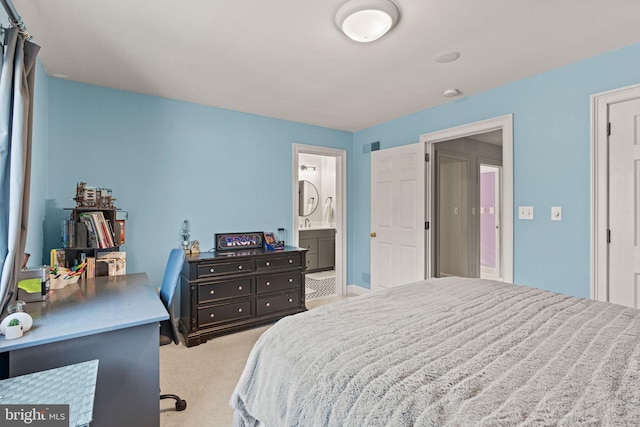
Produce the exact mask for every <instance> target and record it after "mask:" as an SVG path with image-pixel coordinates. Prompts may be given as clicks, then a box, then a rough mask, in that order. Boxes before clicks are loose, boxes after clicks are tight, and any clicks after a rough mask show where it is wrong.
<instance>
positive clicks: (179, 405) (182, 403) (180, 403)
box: [176, 400, 187, 411]
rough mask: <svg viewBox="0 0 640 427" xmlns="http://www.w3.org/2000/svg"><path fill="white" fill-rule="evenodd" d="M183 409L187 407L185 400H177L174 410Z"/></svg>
mask: <svg viewBox="0 0 640 427" xmlns="http://www.w3.org/2000/svg"><path fill="white" fill-rule="evenodd" d="M185 409H187V401H186V400H179V401H177V402H176V411H184V410H185Z"/></svg>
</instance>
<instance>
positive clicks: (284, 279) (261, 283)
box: [256, 270, 301, 294]
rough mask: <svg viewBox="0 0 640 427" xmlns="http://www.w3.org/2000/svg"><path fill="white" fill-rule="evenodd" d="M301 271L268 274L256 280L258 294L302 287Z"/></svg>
mask: <svg viewBox="0 0 640 427" xmlns="http://www.w3.org/2000/svg"><path fill="white" fill-rule="evenodd" d="M300 279H301V278H300V270H294V271H287V272H285V273H277V274H267V275H264V276H258V277H257V278H256V293H258V294H263V293H265V292H275V291H283V290H285V289H291V288H299V287H300Z"/></svg>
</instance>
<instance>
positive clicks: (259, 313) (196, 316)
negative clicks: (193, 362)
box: [180, 247, 306, 347]
mask: <svg viewBox="0 0 640 427" xmlns="http://www.w3.org/2000/svg"><path fill="white" fill-rule="evenodd" d="M305 252H306V250H305V249H300V248H293V247H285V249H284V250H282V251H268V250H266V249H264V248H258V249H247V250H234V251H215V252H203V253H199V254H193V255H187V257H186V260H185V263H184V266H183V268H182V278H181V295H180V297H181V298H180V304H181V307H180V331H181V332H182V334H183V335H184V338H185V342H186V344H187V347H192V346H194V345H198V344H201V343H204V342H206V341H207V340H208V339H209V338H213V337H216V336H219V335H224V334H228V333H231V332H237V331H241V330H243V329H248V328H252V327H254V326H257V325H260V324H264V323H269V322H274V321H276V320H278V319H280V318H282V317H284V316H287V315H290V314H295V313H300V312H302V311H305V310H306V307H305V292H304V290H305V286H304V271H305V265H306V260H305Z"/></svg>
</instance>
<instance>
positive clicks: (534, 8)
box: [13, 0, 640, 131]
mask: <svg viewBox="0 0 640 427" xmlns="http://www.w3.org/2000/svg"><path fill="white" fill-rule="evenodd" d="M394 2H395V3H396V4H397V6H398V8H399V9H400V13H401V18H400V21H399V23H398V25H397V26H396V27H395V28H394V29H393V30H392V31H391V32H390V33H389V34H387V35H386V36H385V37H383V38H382V39H380V40H378V41H376V42H373V43H367V44H360V43H356V42H354V41H352V40H350V39H348V38H347V37H346V36H345V35H343V34H342V33H341V32H340V31H338V29H337V27H336V25H335V22H334V15H335V12H336V11H337V10H338V8H339V7H340V6H341V5H342V4H344V3H345V0H269V1H266V0H209V1H203V0H181V1H168V0H130V1H124V0H116V1H87V0H55V1H52V0H13V3H14V5H15V7H16V9H17V10H18V13H19V14H20V15H21V16H22V18H23V20H24V22H25V24H26V26H27V28H28V29H29V31H30V32H31V33H32V34H33V37H34V41H35V42H36V43H38V44H40V45H41V46H42V50H41V52H40V54H39V58H40V60H41V61H42V64H43V65H44V67H45V68H46V70H47V73H48V74H49V75H50V76H55V75H59V74H63V75H67V76H68V78H69V79H70V80H73V81H78V82H85V83H91V84H96V85H100V86H106V87H111V88H116V89H124V90H129V91H133V92H139V93H144V94H150V95H156V96H161V97H166V98H170V99H177V100H182V101H188V102H194V103H198V104H204V105H212V106H217V107H222V108H227V109H231V110H237V111H243V112H247V113H253V114H259V115H264V116H269V117H275V118H281V119H286V120H293V121H296V122H302V123H309V124H314V125H319V126H326V127H330V128H335V129H343V130H348V131H356V130H360V129H363V128H366V127H369V126H372V125H376V124H379V123H383V122H386V121H389V120H392V119H394V118H397V117H402V116H405V115H408V114H411V113H415V112H417V111H420V110H423V109H426V108H430V107H434V106H437V105H440V104H443V103H446V102H452V101H454V100H456V99H459V98H445V97H443V96H442V93H443V91H444V90H445V89H447V88H458V89H459V90H461V91H462V96H465V95H471V94H474V93H478V92H481V91H485V90H487V89H491V88H494V87H497V86H500V85H503V84H505V83H509V82H512V81H515V80H519V79H522V78H525V77H528V76H531V75H534V74H538V73H541V72H544V71H547V70H550V69H553V68H556V67H559V66H562V65H566V64H569V63H572V62H576V61H578V60H581V59H584V58H588V57H591V56H595V55H598V54H601V53H604V52H608V51H611V50H614V49H617V48H620V47H624V46H628V45H631V44H634V43H637V42H640V26H639V25H638V17H639V16H640V1H638V0H609V1H604V0H484V1H478V0H394ZM447 50H457V51H460V52H461V53H462V56H461V58H460V59H459V60H457V61H456V62H453V63H449V64H440V63H436V62H435V61H434V57H435V56H436V54H438V53H439V52H442V51H447ZM639 71H640V70H639ZM558 89H559V90H561V88H558Z"/></svg>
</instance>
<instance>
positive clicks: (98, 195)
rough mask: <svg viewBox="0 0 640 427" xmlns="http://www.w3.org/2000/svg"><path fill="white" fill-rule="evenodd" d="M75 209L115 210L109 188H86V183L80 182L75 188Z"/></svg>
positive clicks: (113, 199)
mask: <svg viewBox="0 0 640 427" xmlns="http://www.w3.org/2000/svg"><path fill="white" fill-rule="evenodd" d="M73 200H75V201H76V208H98V209H115V204H114V202H115V200H116V199H115V198H113V196H112V195H111V189H109V188H96V187H87V183H86V182H84V181H80V182H79V183H78V184H77V186H76V197H74V198H73Z"/></svg>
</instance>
